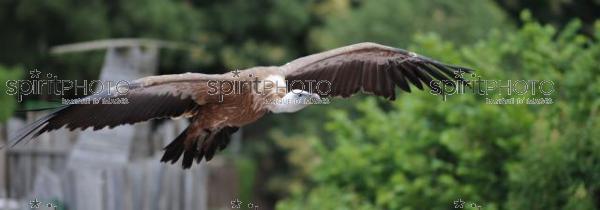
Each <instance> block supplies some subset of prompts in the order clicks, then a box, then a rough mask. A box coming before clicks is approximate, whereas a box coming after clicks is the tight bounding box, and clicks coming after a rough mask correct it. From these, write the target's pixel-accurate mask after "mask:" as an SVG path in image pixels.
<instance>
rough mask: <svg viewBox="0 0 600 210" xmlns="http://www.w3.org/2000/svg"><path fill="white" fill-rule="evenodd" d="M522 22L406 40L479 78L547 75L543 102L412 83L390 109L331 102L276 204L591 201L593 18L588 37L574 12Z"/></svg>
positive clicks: (541, 205) (594, 163)
mask: <svg viewBox="0 0 600 210" xmlns="http://www.w3.org/2000/svg"><path fill="white" fill-rule="evenodd" d="M522 19H523V20H524V22H525V24H524V26H523V27H522V28H521V29H520V30H518V32H516V33H512V32H505V31H493V32H492V33H491V34H490V36H489V37H488V38H487V39H485V40H481V41H479V42H477V43H475V44H473V45H468V46H464V47H455V46H454V45H453V44H451V43H448V42H444V41H442V40H440V39H439V38H438V37H437V36H435V35H430V34H425V35H419V36H417V37H416V38H415V43H416V44H415V45H414V46H413V47H412V49H413V50H415V51H417V52H420V53H422V54H425V55H428V56H430V57H434V58H444V59H443V60H444V61H446V62H449V63H456V64H463V65H466V66H470V67H473V68H475V69H477V74H479V76H480V77H482V79H487V80H509V79H512V80H552V81H553V82H554V84H555V86H554V87H555V91H554V92H553V93H552V94H551V96H550V97H551V98H552V99H553V102H554V103H553V104H550V105H493V104H486V101H485V98H486V97H495V98H500V97H506V95H505V96H500V95H494V96H480V95H474V94H463V95H455V96H451V97H449V98H448V100H447V101H442V99H441V97H439V96H433V95H431V94H429V93H428V92H425V91H423V92H416V93H415V92H413V93H411V94H406V95H404V94H403V95H402V96H401V97H399V99H398V100H397V101H395V102H393V104H392V105H391V107H384V106H381V105H378V101H377V100H376V99H374V98H364V99H363V100H361V101H360V102H359V103H357V104H356V105H354V107H355V110H345V109H337V110H333V109H331V110H329V112H328V116H329V121H328V122H327V123H326V126H325V128H324V129H325V131H327V132H328V133H330V138H319V137H318V136H319V135H314V136H313V137H310V138H309V139H314V140H311V141H309V142H310V144H309V145H310V147H311V148H312V151H313V153H312V154H306V155H305V156H304V157H305V159H306V160H311V159H312V160H316V161H305V162H302V161H300V162H297V164H300V165H303V164H310V165H311V167H304V168H312V169H311V170H310V171H309V172H306V174H308V176H309V178H308V181H306V182H305V184H304V185H302V186H303V187H301V188H299V189H296V190H294V191H293V193H292V195H291V196H290V197H289V198H287V199H285V200H283V201H281V202H279V203H278V205H277V208H278V209H450V208H453V207H454V206H453V201H455V200H458V199H461V200H463V201H466V202H467V203H466V205H470V204H472V203H476V204H477V205H482V206H483V209H594V208H600V203H599V202H600V201H598V197H600V173H598V172H600V153H599V152H598V151H600V139H598V137H599V136H600V131H599V130H600V121H599V118H598V115H599V114H598V111H599V109H598V108H599V107H600V97H599V95H598V93H600V60H598V58H600V44H599V43H598V42H596V41H595V40H598V39H600V22H599V23H598V24H596V37H594V38H593V39H592V38H588V37H585V36H582V35H579V34H577V31H578V29H579V27H580V23H579V22H578V21H573V22H572V23H571V24H569V25H568V26H567V27H566V28H565V29H564V30H562V31H560V32H557V30H556V29H555V28H553V27H552V26H547V25H540V24H538V23H536V22H534V21H532V20H531V18H530V17H529V14H528V13H527V12H525V13H523V14H522ZM291 148H292V147H291ZM292 153H293V148H292ZM300 159H302V158H300ZM466 205H465V206H466Z"/></svg>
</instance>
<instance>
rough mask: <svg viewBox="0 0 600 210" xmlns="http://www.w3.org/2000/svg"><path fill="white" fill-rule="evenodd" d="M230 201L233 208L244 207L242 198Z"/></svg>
mask: <svg viewBox="0 0 600 210" xmlns="http://www.w3.org/2000/svg"><path fill="white" fill-rule="evenodd" d="M229 203H230V204H231V208H232V209H239V208H241V207H242V202H241V201H240V200H238V199H237V198H236V199H235V200H232V201H231V202H229Z"/></svg>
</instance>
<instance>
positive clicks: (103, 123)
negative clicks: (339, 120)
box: [11, 43, 471, 168]
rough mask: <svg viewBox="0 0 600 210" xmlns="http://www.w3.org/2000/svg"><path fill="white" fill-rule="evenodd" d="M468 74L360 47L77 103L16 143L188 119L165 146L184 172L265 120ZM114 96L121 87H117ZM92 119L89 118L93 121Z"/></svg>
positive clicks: (144, 81) (164, 79)
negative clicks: (325, 101) (62, 131)
mask: <svg viewBox="0 0 600 210" xmlns="http://www.w3.org/2000/svg"><path fill="white" fill-rule="evenodd" d="M457 70H459V71H463V72H469V71H471V70H470V69H467V68H463V67H458V66H452V65H447V64H443V63H440V62H438V61H435V60H432V59H429V58H426V57H423V56H420V55H417V54H415V53H412V52H408V51H405V50H402V49H397V48H392V47H388V46H384V45H379V44H375V43H360V44H354V45H349V46H346V47H341V48H337V49H333V50H330V51H326V52H322V53H318V54H313V55H309V56H306V57H303V58H299V59H296V60H294V61H292V62H289V63H287V64H285V65H283V66H267V67H252V68H249V69H246V70H241V71H238V70H236V71H233V72H228V73H225V74H214V75H209V74H201V73H184V74H175V75H161V76H150V77H145V78H141V79H138V80H135V81H133V82H131V83H130V84H128V85H127V86H125V87H120V88H121V90H122V92H126V93H125V94H122V95H119V94H117V93H116V92H118V91H112V92H111V91H109V90H110V89H109V90H105V91H100V93H99V94H95V95H91V96H88V98H92V99H95V98H96V99H97V98H102V99H105V98H111V99H112V98H117V97H125V98H126V99H128V100H127V101H128V102H129V103H127V104H119V105H114V104H112V105H107V104H71V105H66V106H63V107H61V108H59V109H58V110H56V111H55V112H53V113H51V114H49V115H47V116H45V117H42V118H41V119H39V120H37V121H35V122H33V123H31V124H29V125H28V126H26V127H25V128H24V129H22V130H21V131H20V133H19V134H18V135H17V136H16V137H15V138H14V139H12V140H11V145H12V146H14V145H15V144H17V143H18V142H20V141H22V140H24V139H31V138H34V137H36V136H38V135H40V134H42V133H44V132H49V131H52V130H55V129H59V128H61V127H66V128H68V129H70V130H73V129H85V128H88V127H91V128H93V129H94V130H97V129H101V128H104V127H109V128H112V127H115V126H118V125H122V124H132V123H136V122H141V121H146V120H150V119H154V118H165V117H172V118H173V117H186V118H190V119H191V123H190V125H189V126H188V127H187V128H186V129H185V130H184V131H183V132H182V133H181V134H180V135H179V136H178V137H176V139H175V140H173V141H172V142H171V143H170V144H169V145H167V146H166V147H165V153H164V155H163V157H162V159H161V161H163V162H171V163H175V162H177V161H178V160H179V159H180V158H181V156H183V160H182V165H183V167H184V168H189V167H191V165H192V163H193V160H196V162H200V161H201V160H202V159H205V160H206V161H209V160H210V159H211V158H212V157H213V156H214V154H215V152H216V151H218V150H222V149H224V148H225V147H226V146H227V144H228V142H229V137H230V135H231V134H232V133H234V132H236V131H237V130H238V129H239V128H240V127H242V126H245V125H247V124H249V123H252V122H255V121H256V120H258V119H260V118H261V117H263V116H264V115H265V114H267V113H269V112H272V113H288V112H296V111H299V110H301V109H303V108H305V107H307V106H308V105H310V104H311V103H310V102H311V101H315V100H320V99H321V98H324V97H342V98H345V97H349V96H351V95H353V94H355V93H357V92H366V93H371V94H374V95H378V96H383V97H385V98H387V99H390V100H394V99H395V97H396V94H395V89H396V87H399V88H400V89H402V90H404V91H406V92H410V91H411V89H410V86H409V84H412V85H414V86H416V87H417V88H419V89H423V85H425V86H428V87H430V88H432V89H433V88H435V85H436V83H435V82H436V81H444V82H449V81H456V80H462V78H455V77H454V75H453V72H454V71H457ZM114 89H115V90H117V89H119V87H114ZM90 114H91V115H94V116H93V118H89V115H90Z"/></svg>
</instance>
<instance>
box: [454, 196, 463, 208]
mask: <svg viewBox="0 0 600 210" xmlns="http://www.w3.org/2000/svg"><path fill="white" fill-rule="evenodd" d="M464 207H465V201H463V200H462V199H460V198H459V199H458V200H456V201H454V208H455V209H462V208H464Z"/></svg>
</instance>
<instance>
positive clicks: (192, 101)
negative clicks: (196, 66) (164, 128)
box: [9, 73, 220, 146]
mask: <svg viewBox="0 0 600 210" xmlns="http://www.w3.org/2000/svg"><path fill="white" fill-rule="evenodd" d="M217 79H220V76H219V75H206V74H199V73H186V74H176V75H162V76H151V77H145V78H141V79H138V80H135V81H133V82H131V83H129V84H128V85H122V86H119V87H118V88H119V92H117V91H116V89H115V88H114V87H113V88H112V89H110V90H109V89H106V90H101V91H98V92H99V93H98V94H94V95H91V96H88V97H86V98H84V99H89V100H90V101H92V100H93V99H96V100H100V102H101V103H98V104H94V103H93V102H91V103H89V104H87V103H85V104H71V105H65V106H63V107H60V108H58V109H57V110H56V111H54V112H52V113H51V114H48V115H46V116H44V117H42V118H40V119H38V120H36V121H35V122H33V123H31V124H29V125H28V126H26V127H25V128H23V129H21V130H20V131H19V133H18V134H17V135H16V136H15V137H14V138H13V139H11V140H10V142H9V144H10V145H11V146H14V145H16V144H17V143H19V142H21V141H22V140H24V139H31V138H35V137H37V136H39V135H40V134H42V133H44V132H48V131H52V130H56V129H59V128H62V127H64V126H66V128H68V129H69V130H74V129H77V128H80V129H86V128H88V127H92V128H93V129H94V130H97V129H102V128H104V127H110V128H112V127H115V126H118V125H122V124H133V123H137V122H141V121H146V120H149V119H153V118H164V117H178V116H182V115H191V114H194V113H195V111H196V108H197V107H198V106H200V105H202V104H205V103H206V102H207V101H209V100H212V99H211V97H209V95H208V90H207V89H208V84H207V83H208V81H209V80H217ZM119 93H120V94H119ZM102 100H105V101H104V103H102ZM109 101H110V102H111V103H112V104H110V103H106V102H109ZM115 102H117V103H115Z"/></svg>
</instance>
